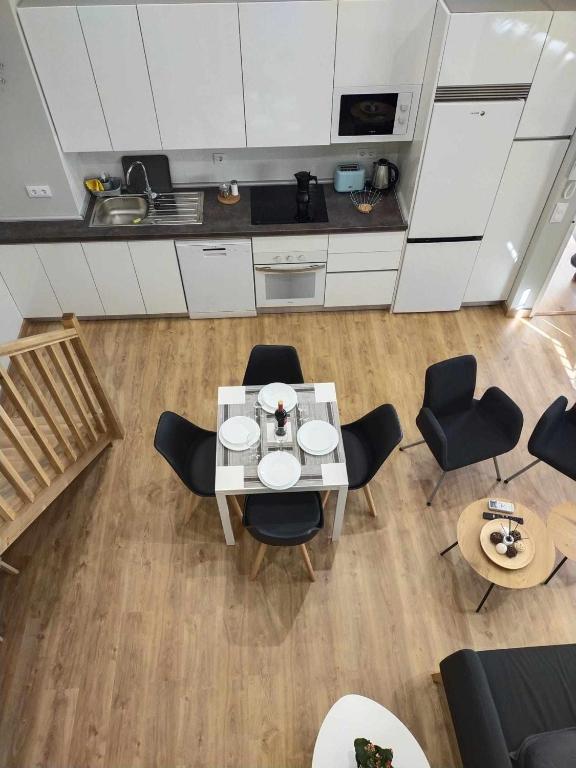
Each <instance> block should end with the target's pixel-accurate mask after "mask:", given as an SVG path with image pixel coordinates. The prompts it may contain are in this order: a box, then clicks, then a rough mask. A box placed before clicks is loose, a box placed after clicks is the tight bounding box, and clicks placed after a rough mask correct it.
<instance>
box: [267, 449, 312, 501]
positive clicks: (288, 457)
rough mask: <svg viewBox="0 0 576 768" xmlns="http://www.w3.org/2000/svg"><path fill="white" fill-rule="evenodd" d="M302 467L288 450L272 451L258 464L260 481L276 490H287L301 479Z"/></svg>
mask: <svg viewBox="0 0 576 768" xmlns="http://www.w3.org/2000/svg"><path fill="white" fill-rule="evenodd" d="M301 472H302V467H301V466H300V462H299V461H298V459H297V458H296V457H295V456H293V455H292V454H291V453H288V452H287V451H271V452H270V453H267V454H266V456H264V458H263V459H262V460H261V462H260V464H258V477H259V478H260V482H262V483H264V485H265V486H267V487H268V488H272V489H273V490H275V491H285V490H287V489H288V488H291V487H292V486H293V485H296V483H297V482H298V480H300V474H301Z"/></svg>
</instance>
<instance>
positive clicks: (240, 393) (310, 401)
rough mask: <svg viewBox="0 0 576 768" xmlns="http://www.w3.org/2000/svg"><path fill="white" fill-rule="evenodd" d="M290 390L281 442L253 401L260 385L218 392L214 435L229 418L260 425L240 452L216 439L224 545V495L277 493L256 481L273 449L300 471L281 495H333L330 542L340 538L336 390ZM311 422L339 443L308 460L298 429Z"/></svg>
mask: <svg viewBox="0 0 576 768" xmlns="http://www.w3.org/2000/svg"><path fill="white" fill-rule="evenodd" d="M291 386H292V387H293V389H295V390H296V394H297V397H298V403H297V405H296V406H295V407H294V408H293V409H292V411H291V412H290V413H289V420H288V422H289V427H288V435H287V437H286V438H283V439H282V440H281V441H279V440H278V439H277V438H276V437H275V435H274V426H275V420H274V415H273V414H271V413H267V412H266V411H265V410H264V409H263V408H262V406H261V405H260V404H259V402H258V393H259V391H260V389H261V387H260V386H247V387H236V386H235V387H219V388H218V431H220V427H221V425H222V424H223V423H224V422H225V421H227V420H228V419H230V418H232V417H233V416H247V417H249V418H252V419H254V420H255V421H256V422H257V423H258V424H259V426H260V440H259V442H258V443H257V444H256V446H253V447H252V448H249V449H247V450H245V451H233V450H229V449H228V448H226V447H225V446H224V445H223V444H222V442H221V441H220V439H219V438H218V437H217V439H216V488H215V489H216V500H217V502H218V511H219V512H220V519H221V521H222V528H223V530H224V537H225V539H226V544H234V543H235V539H234V532H233V530H232V525H231V523H230V511H229V508H228V500H227V497H228V496H237V495H243V496H246V495H248V494H251V493H277V491H274V490H273V489H271V488H268V487H267V486H266V485H264V484H263V483H262V482H260V479H259V477H258V462H259V461H260V460H261V459H262V458H263V457H264V456H265V455H266V454H268V453H270V452H271V451H276V450H283V451H289V452H290V453H292V454H293V455H294V456H295V457H296V458H297V460H298V461H299V462H300V465H301V467H302V472H301V475H300V479H299V480H298V482H297V483H296V484H295V485H294V486H292V487H291V488H289V489H288V490H286V491H282V493H295V492H299V491H319V492H323V491H337V494H338V495H337V501H336V511H335V514H334V523H333V526H332V540H333V541H336V540H337V539H338V538H339V537H340V533H341V531H342V523H343V521H344V510H345V508H346V496H347V494H348V473H347V471H346V457H345V455H344V444H343V441H342V431H341V428H340V417H339V413H338V402H337V399H336V387H335V385H334V383H333V382H325V383H318V384H294V385H291ZM311 419H319V420H322V421H327V422H328V423H330V424H332V426H333V427H334V428H335V429H336V430H337V432H338V437H339V440H338V445H337V446H336V448H335V449H334V450H333V451H332V452H331V453H329V454H327V455H324V456H313V455H311V454H309V453H306V452H305V451H304V450H303V449H302V448H300V446H299V445H298V442H297V438H296V436H297V432H298V429H299V428H300V427H301V426H302V424H303V423H305V422H306V421H309V420H311Z"/></svg>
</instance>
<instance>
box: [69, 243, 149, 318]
mask: <svg viewBox="0 0 576 768" xmlns="http://www.w3.org/2000/svg"><path fill="white" fill-rule="evenodd" d="M82 248H83V250H84V253H85V254H86V260H87V261H88V265H89V267H90V271H91V272H92V275H93V277H94V282H95V283H96V288H97V289H98V293H99V294H100V298H101V299H102V304H103V305H104V310H105V312H106V314H107V315H144V314H146V307H145V306H144V301H143V299H142V293H141V292H140V286H139V285H138V279H137V277H136V272H135V270H134V265H133V263H132V257H131V255H130V249H129V248H128V243H125V242H117V241H101V242H91V243H82Z"/></svg>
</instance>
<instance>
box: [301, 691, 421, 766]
mask: <svg viewBox="0 0 576 768" xmlns="http://www.w3.org/2000/svg"><path fill="white" fill-rule="evenodd" d="M361 738H364V739H370V741H372V743H373V744H378V746H380V747H389V748H390V749H392V750H393V752H394V760H393V761H392V762H393V765H394V768H430V763H429V762H428V760H427V759H426V755H425V754H424V752H422V748H421V747H420V745H419V744H418V742H417V741H416V739H415V738H414V736H412V734H411V733H410V731H409V730H408V728H406V726H405V725H404V723H402V722H401V721H400V720H398V718H397V717H396V715H393V714H392V712H390V711H388V710H387V709H386V708H385V707H383V706H382V705H381V704H378V702H376V701H372V699H367V698H366V697H365V696H358V695H357V694H350V695H348V696H343V697H342V698H341V699H339V700H338V701H337V702H336V704H334V706H333V707H332V709H331V710H330V711H329V712H328V714H327V715H326V717H325V718H324V722H323V723H322V725H321V726H320V730H319V732H318V737H317V739H316V745H315V746H314V755H313V757H312V768H356V757H355V755H354V739H361Z"/></svg>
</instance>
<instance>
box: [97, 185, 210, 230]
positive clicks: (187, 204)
mask: <svg viewBox="0 0 576 768" xmlns="http://www.w3.org/2000/svg"><path fill="white" fill-rule="evenodd" d="M203 208H204V192H162V193H160V194H159V195H158V196H157V197H156V198H155V199H154V203H153V204H152V205H150V206H149V205H148V200H147V198H146V197H144V196H142V195H119V196H117V197H102V198H99V199H98V200H97V201H96V204H95V205H94V209H93V211H92V217H91V219H90V226H91V227H143V226H150V225H157V224H158V225H164V226H168V225H172V226H174V225H178V224H202V217H203Z"/></svg>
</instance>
